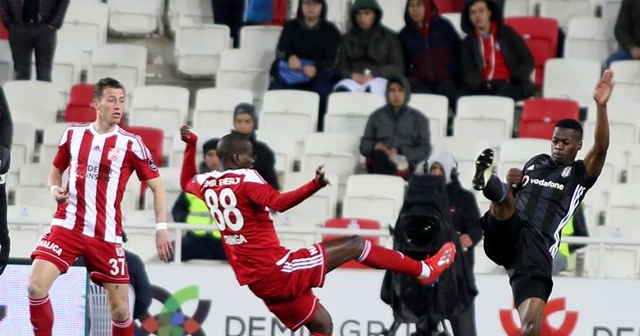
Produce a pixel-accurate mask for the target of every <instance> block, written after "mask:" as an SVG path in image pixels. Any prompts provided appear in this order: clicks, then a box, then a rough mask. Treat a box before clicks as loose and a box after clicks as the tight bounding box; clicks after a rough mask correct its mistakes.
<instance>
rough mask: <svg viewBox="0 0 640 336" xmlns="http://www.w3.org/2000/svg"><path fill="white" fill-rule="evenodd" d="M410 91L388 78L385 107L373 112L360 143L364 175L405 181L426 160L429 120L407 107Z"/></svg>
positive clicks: (404, 81) (402, 82)
mask: <svg viewBox="0 0 640 336" xmlns="http://www.w3.org/2000/svg"><path fill="white" fill-rule="evenodd" d="M410 99H411V87H410V86H409V83H408V81H407V79H406V78H405V77H404V76H402V75H400V76H393V77H391V78H389V82H388V84H387V104H386V105H385V106H383V107H381V108H379V109H377V110H375V111H374V112H373V113H372V114H371V115H370V116H369V120H368V121H367V126H366V127H365V130H364V135H363V136H362V139H361V140H360V153H361V154H362V155H364V156H365V157H366V158H367V172H369V173H370V174H387V175H399V176H403V177H407V176H408V175H409V174H410V173H411V172H413V170H414V169H415V167H416V165H417V164H418V163H419V162H420V161H421V160H424V159H426V158H427V157H429V154H430V153H431V143H430V140H429V137H430V135H429V119H427V117H426V116H425V115H424V114H423V113H422V112H420V111H418V110H416V109H414V108H412V107H410V106H409V105H407V104H408V103H409V100H410Z"/></svg>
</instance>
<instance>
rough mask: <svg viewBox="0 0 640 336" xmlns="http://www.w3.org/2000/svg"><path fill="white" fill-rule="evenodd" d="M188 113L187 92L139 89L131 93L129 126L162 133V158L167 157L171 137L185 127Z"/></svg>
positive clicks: (149, 87)
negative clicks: (151, 129)
mask: <svg viewBox="0 0 640 336" xmlns="http://www.w3.org/2000/svg"><path fill="white" fill-rule="evenodd" d="M188 113H189V90H188V89H186V88H184V87H177V86H160V85H159V86H140V87H137V88H136V89H135V90H134V91H133V93H132V102H131V107H130V108H129V125H132V126H148V127H155V128H159V129H161V130H162V131H163V132H164V145H163V148H164V149H165V151H164V153H163V155H164V156H167V157H170V156H171V148H173V143H172V142H173V141H174V139H173V133H174V131H175V130H176V129H177V128H178V127H179V126H178V125H184V124H185V123H186V121H187V114H188ZM175 140H179V139H175Z"/></svg>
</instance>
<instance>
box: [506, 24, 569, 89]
mask: <svg viewBox="0 0 640 336" xmlns="http://www.w3.org/2000/svg"><path fill="white" fill-rule="evenodd" d="M504 23H505V24H506V25H508V26H511V28H513V29H515V31H516V32H518V34H520V36H522V38H523V39H524V41H525V43H526V44H527V46H528V47H529V51H531V55H532V56H533V61H534V64H535V71H534V83H535V84H536V86H538V87H540V85H542V83H543V80H544V77H545V71H546V69H545V62H546V61H547V60H548V59H550V58H555V57H556V56H557V53H558V21H556V20H555V19H552V18H545V17H534V16H521V17H509V18H506V19H505V21H504Z"/></svg>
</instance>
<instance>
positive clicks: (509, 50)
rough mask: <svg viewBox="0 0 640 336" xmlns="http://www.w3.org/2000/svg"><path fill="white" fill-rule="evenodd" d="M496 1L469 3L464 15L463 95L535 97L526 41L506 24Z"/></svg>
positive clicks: (472, 0)
mask: <svg viewBox="0 0 640 336" xmlns="http://www.w3.org/2000/svg"><path fill="white" fill-rule="evenodd" d="M503 21H504V20H503V17H502V11H501V10H500V8H499V7H498V5H497V4H496V3H495V2H494V1H493V0H470V1H468V2H467V3H466V5H465V10H464V11H463V12H462V18H461V25H462V30H463V31H464V32H465V33H467V36H466V37H465V38H464V40H462V47H461V51H460V66H461V73H462V79H463V84H464V87H463V89H462V95H473V94H480V95H495V96H502V97H510V98H513V99H514V100H522V99H525V98H528V97H531V96H532V95H533V94H534V91H535V87H534V84H533V80H532V79H531V74H532V73H533V69H534V63H533V56H531V52H530V51H529V48H528V47H527V45H526V44H525V42H524V40H523V39H522V37H520V35H518V33H517V32H516V31H515V30H514V29H513V28H511V27H509V26H507V25H505V24H504V22H503Z"/></svg>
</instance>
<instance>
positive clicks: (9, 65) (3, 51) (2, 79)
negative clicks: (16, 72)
mask: <svg viewBox="0 0 640 336" xmlns="http://www.w3.org/2000/svg"><path fill="white" fill-rule="evenodd" d="M0 26H1V27H2V28H4V26H2V23H0ZM10 80H13V57H12V56H11V46H9V41H7V40H6V39H1V38H0V85H4V83H6V82H7V81H10Z"/></svg>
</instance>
